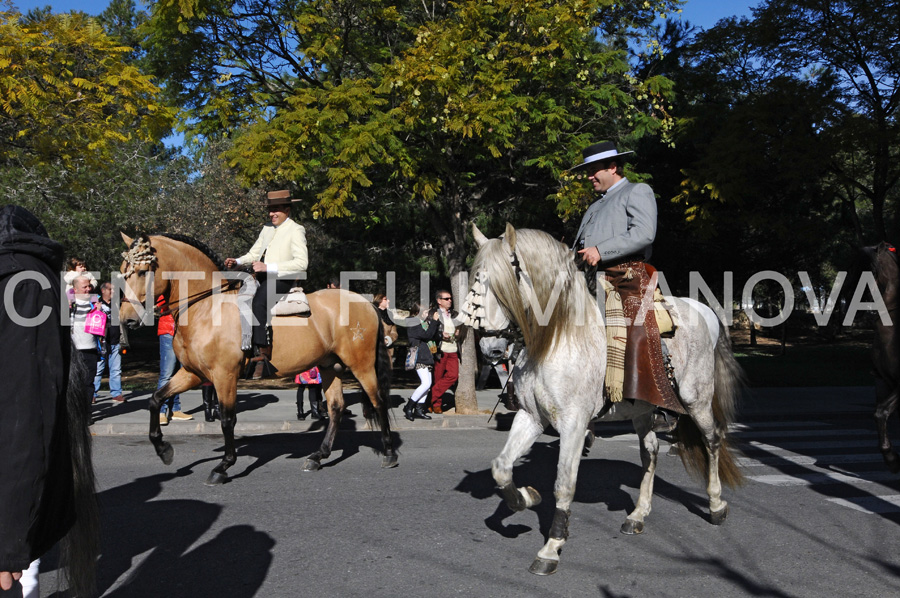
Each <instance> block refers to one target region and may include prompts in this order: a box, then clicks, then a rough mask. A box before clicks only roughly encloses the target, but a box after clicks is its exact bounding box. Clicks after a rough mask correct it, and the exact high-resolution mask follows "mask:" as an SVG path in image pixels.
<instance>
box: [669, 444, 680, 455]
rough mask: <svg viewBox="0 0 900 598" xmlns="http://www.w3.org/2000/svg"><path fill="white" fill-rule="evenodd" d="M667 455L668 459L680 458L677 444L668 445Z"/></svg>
mask: <svg viewBox="0 0 900 598" xmlns="http://www.w3.org/2000/svg"><path fill="white" fill-rule="evenodd" d="M668 455H669V456H670V457H680V456H681V445H680V444H677V443H676V444H672V445H669V452H668Z"/></svg>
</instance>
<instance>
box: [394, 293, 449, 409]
mask: <svg viewBox="0 0 900 598" xmlns="http://www.w3.org/2000/svg"><path fill="white" fill-rule="evenodd" d="M413 313H414V314H415V315H413V316H412V317H410V318H408V321H409V322H412V325H411V326H409V327H408V329H407V332H406V335H407V337H408V338H409V346H410V347H412V348H414V349H415V350H416V375H417V376H418V377H419V386H418V387H417V388H416V389H415V390H414V391H413V393H412V396H410V398H409V401H408V402H407V403H406V406H404V407H403V414H404V415H405V416H406V419H408V420H409V421H413V420H414V419H416V418H417V417H418V418H419V419H431V416H430V415H428V413H427V409H428V406H427V405H426V404H425V400H426V399H427V398H428V389H429V388H431V371H432V370H433V369H434V354H433V353H432V351H431V347H432V346H434V341H435V339H436V338H438V332H439V329H440V326H441V325H440V322H438V318H439V315H438V312H437V310H429V309H428V305H421V304H418V303H417V304H416V305H415V306H414V307H413Z"/></svg>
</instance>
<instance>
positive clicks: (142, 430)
mask: <svg viewBox="0 0 900 598" xmlns="http://www.w3.org/2000/svg"><path fill="white" fill-rule="evenodd" d="M511 416H512V414H506V413H502V414H495V415H494V417H492V418H491V420H490V421H488V419H487V418H488V414H476V415H443V416H435V415H432V419H431V420H416V421H415V422H410V421H408V420H406V419H405V418H403V417H402V416H401V417H399V418H397V417H393V418H391V431H392V432H406V431H410V430H479V429H490V430H498V429H500V430H505V429H508V425H507V426H501V427H499V428H498V417H499V418H500V420H501V421H506V420H511ZM357 421H359V424H357V423H356V422H357ZM325 428H326V426H325V425H324V424H322V423H320V422H319V421H308V420H273V421H264V422H260V421H251V422H241V417H240V413H239V414H238V423H237V424H236V425H235V428H234V434H235V436H241V435H244V436H250V435H255V434H273V433H278V432H312V433H319V432H324V431H325ZM149 430H150V422H149V418H148V421H147V423H145V424H139V423H133V422H121V423H115V422H104V421H99V422H96V423H95V424H94V425H92V426H91V427H90V431H91V435H92V436H146V435H148V434H149ZM375 431H377V429H373V428H372V427H371V426H370V425H369V422H367V421H366V420H365V419H363V418H362V417H359V418H356V417H352V418H346V419H343V420H342V421H341V425H340V427H339V428H338V432H375ZM162 433H163V435H164V436H191V435H204V434H209V435H215V436H220V435H221V434H222V426H221V425H220V424H219V422H218V421H216V422H207V421H203V420H201V421H189V422H171V423H169V425H167V426H163V427H162Z"/></svg>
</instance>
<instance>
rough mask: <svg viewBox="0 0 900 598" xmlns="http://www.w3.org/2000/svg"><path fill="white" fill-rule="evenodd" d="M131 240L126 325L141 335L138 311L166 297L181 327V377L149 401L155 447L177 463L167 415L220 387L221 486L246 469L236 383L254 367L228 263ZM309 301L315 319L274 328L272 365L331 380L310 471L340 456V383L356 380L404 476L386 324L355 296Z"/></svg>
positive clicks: (277, 320) (164, 243) (161, 241)
mask: <svg viewBox="0 0 900 598" xmlns="http://www.w3.org/2000/svg"><path fill="white" fill-rule="evenodd" d="M122 238H123V240H124V241H125V244H126V245H127V246H128V247H129V249H128V251H125V252H123V253H122V256H123V258H124V260H123V262H122V267H121V273H122V275H123V277H124V279H125V293H126V296H125V300H124V301H123V303H122V307H121V310H120V318H121V320H122V321H123V322H124V323H125V324H126V325H127V326H129V327H131V328H134V327H136V326H138V325H139V324H140V317H139V313H138V311H137V306H138V305H141V304H143V303H146V301H147V297H148V295H149V297H150V298H151V301H152V300H153V299H155V298H156V297H159V296H160V295H162V296H163V297H165V298H166V302H167V305H168V306H169V309H170V311H171V313H172V315H173V316H174V318H175V323H176V332H175V336H174V338H173V339H172V346H173V348H174V350H175V355H176V357H177V358H178V361H179V362H180V363H181V369H180V370H179V371H178V372H176V374H175V375H174V376H173V377H172V379H171V380H169V383H168V384H166V385H165V386H164V387H163V388H160V389H158V390H157V391H156V392H154V393H153V396H152V398H151V399H150V442H152V443H153V446H154V448H155V449H156V454H157V455H158V456H159V457H160V458H161V459H162V461H163V463H165V464H166V465H169V464H170V463H172V459H173V457H174V449H173V448H172V445H171V444H170V443H168V442H166V441H165V440H163V435H162V431H161V430H160V425H159V410H160V405H161V404H162V402H163V401H164V400H165V399H167V398H169V397H171V396H173V395H175V394H177V393H180V392H184V391H186V390H190V389H191V388H194V387H195V386H197V385H198V384H200V383H201V382H211V383H212V384H213V386H214V387H215V389H216V393H217V394H218V396H219V402H220V405H221V409H220V411H221V421H222V434H223V435H224V438H225V456H224V457H223V458H222V461H221V462H220V463H219V464H218V465H217V466H216V467H215V468H214V469H213V470H212V472H211V473H210V475H209V478H208V479H207V480H206V483H207V484H208V485H214V484H222V483H224V482H226V481H227V480H228V474H227V470H228V468H229V467H231V466H232V465H234V463H235V461H236V459H237V455H236V452H235V445H234V426H235V423H236V419H235V401H236V398H237V381H238V377H239V375H240V372H241V371H242V369H243V367H244V366H245V365H246V363H247V360H248V356H247V355H246V354H245V352H244V351H242V350H241V328H240V317H239V312H238V305H237V294H236V290H234V289H232V288H230V286H229V282H228V281H227V280H224V281H223V278H224V277H223V275H222V273H221V270H222V267H223V264H222V261H221V260H220V259H219V258H218V257H216V256H215V254H213V253H212V251H211V250H210V249H209V248H207V247H206V246H205V245H203V244H201V243H199V242H197V241H196V240H194V239H191V238H189V237H185V236H181V235H172V234H159V235H147V236H144V235H142V236H139V237H138V238H137V239H131V238H129V237H128V236H127V235H125V234H124V233H123V234H122ZM307 298H308V300H309V306H310V310H311V315H310V316H309V317H307V318H303V317H298V316H291V317H274V318H273V319H272V337H273V342H272V357H271V360H270V363H271V365H272V366H273V367H274V368H275V370H276V371H277V374H278V375H279V376H285V377H287V376H293V375H295V374H298V373H300V372H303V371H306V370H308V369H310V368H312V367H313V366H318V367H319V370H320V372H321V375H322V388H323V389H324V391H325V397H326V399H327V402H328V411H329V414H330V416H331V417H330V421H329V422H328V428H327V430H326V431H325V438H324V439H323V441H322V445H321V447H320V448H319V450H318V451H316V452H315V453H313V454H312V455H310V456H309V457H308V458H307V460H306V463H305V464H304V467H303V468H304V470H306V471H314V470H317V469H319V468H320V466H321V460H322V459H323V458H327V457H328V456H329V455H330V454H331V447H332V444H333V442H334V437H335V434H336V432H337V429H338V425H339V424H340V421H341V414H342V413H343V410H344V395H343V388H342V380H341V377H342V376H343V375H345V374H347V373H350V374H352V375H353V376H354V377H355V378H356V380H357V381H358V382H359V385H360V387H361V388H362V390H363V392H364V393H365V395H366V397H367V398H368V401H369V403H370V404H366V403H364V404H363V406H364V412H365V414H366V417H367V419H368V420H369V421H370V422H372V423H374V421H375V420H377V422H378V425H379V426H380V428H381V439H382V443H383V446H384V454H383V457H382V467H395V466H396V465H397V453H396V452H395V450H394V448H393V444H392V439H391V428H390V423H389V421H388V415H389V414H388V409H389V397H390V383H391V365H390V362H389V360H388V356H387V349H386V348H385V346H384V340H383V339H384V333H383V329H382V324H381V319H380V318H379V317H378V314H377V313H376V312H375V308H374V306H373V305H372V304H371V303H370V302H369V301H367V300H365V299H364V298H363V297H362V296H360V295H357V294H356V293H351V292H348V291H344V290H340V289H326V290H321V291H317V292H315V293H309V294H308V295H307ZM373 427H374V426H373Z"/></svg>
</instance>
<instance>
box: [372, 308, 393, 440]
mask: <svg viewBox="0 0 900 598" xmlns="http://www.w3.org/2000/svg"><path fill="white" fill-rule="evenodd" d="M375 315H376V317H378V335H377V336H376V337H375V375H376V376H377V378H378V406H377V409H378V412H379V416H380V417H381V418H382V421H384V422H385V423H387V421H388V417H389V415H390V408H391V375H392V374H393V368H392V365H391V359H390V357H389V356H388V350H387V346H386V345H385V344H384V322H382V321H381V317H380V316H378V314H377V313H376V314H375Z"/></svg>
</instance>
